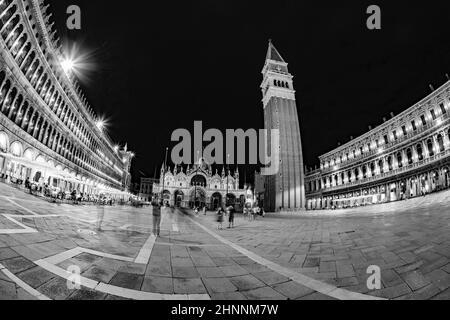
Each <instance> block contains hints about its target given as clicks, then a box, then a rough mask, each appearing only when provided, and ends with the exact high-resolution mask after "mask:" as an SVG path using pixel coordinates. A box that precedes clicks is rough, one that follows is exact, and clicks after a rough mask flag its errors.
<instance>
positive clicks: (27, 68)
mask: <svg viewBox="0 0 450 320" xmlns="http://www.w3.org/2000/svg"><path fill="white" fill-rule="evenodd" d="M47 10H48V6H45V5H44V3H43V1H42V0H1V1H0V111H1V112H0V179H2V180H3V181H6V182H13V183H23V181H24V180H25V179H27V178H28V179H30V181H33V182H36V183H39V184H48V185H49V186H53V187H58V188H60V189H61V190H64V191H72V190H77V191H79V192H83V193H86V194H99V193H108V194H110V195H112V196H116V197H119V196H124V195H125V194H126V191H127V189H128V187H129V183H130V173H129V170H130V164H131V160H132V158H133V154H132V153H131V152H129V151H128V150H126V148H125V149H123V150H119V148H118V147H116V146H114V145H113V144H112V142H111V141H110V139H109V138H108V137H107V135H106V134H105V133H104V132H102V130H101V128H99V126H98V121H99V119H98V118H97V117H96V116H95V114H94V113H93V112H92V110H91V109H90V107H88V104H87V102H86V100H85V99H84V98H83V95H82V93H81V91H80V89H79V87H78V85H77V84H76V81H75V80H74V77H73V75H72V74H70V73H69V72H68V71H67V70H64V69H63V67H62V63H61V61H62V60H61V59H62V57H63V56H64V55H63V52H61V49H60V46H59V40H58V39H57V36H56V32H55V31H54V30H52V25H53V24H51V23H50V21H49V19H50V14H49V13H48V12H47Z"/></svg>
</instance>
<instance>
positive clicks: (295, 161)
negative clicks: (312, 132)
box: [261, 40, 306, 211]
mask: <svg viewBox="0 0 450 320" xmlns="http://www.w3.org/2000/svg"><path fill="white" fill-rule="evenodd" d="M262 74H263V81H262V83H261V90H262V96H263V99H262V102H263V107H264V126H265V128H266V129H267V130H269V131H270V130H271V129H278V130H279V133H280V151H279V152H280V154H279V159H280V165H279V172H278V173H277V174H275V175H272V176H266V184H265V185H266V188H265V197H264V199H267V200H265V201H264V205H265V207H266V208H265V209H266V211H278V210H285V209H297V210H300V209H304V208H305V202H306V199H305V188H304V168H303V151H302V141H301V135H300V124H299V119H298V113H297V104H296V101H295V90H294V82H293V78H294V77H293V76H292V74H290V73H289V70H288V64H287V62H286V61H285V60H284V59H283V57H282V56H281V54H280V53H279V52H278V50H277V49H276V48H275V46H274V44H273V42H272V41H271V40H269V45H268V48H267V54H266V60H265V63H264V67H263V70H262ZM268 136H269V137H270V134H268Z"/></svg>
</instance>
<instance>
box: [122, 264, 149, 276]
mask: <svg viewBox="0 0 450 320" xmlns="http://www.w3.org/2000/svg"><path fill="white" fill-rule="evenodd" d="M146 269H147V266H146V265H144V264H137V263H130V264H126V265H124V266H121V267H119V269H118V271H119V272H126V273H133V274H140V275H144V274H145V270H146Z"/></svg>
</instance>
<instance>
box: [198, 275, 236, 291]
mask: <svg viewBox="0 0 450 320" xmlns="http://www.w3.org/2000/svg"><path fill="white" fill-rule="evenodd" d="M203 283H204V284H205V286H206V288H207V290H208V292H209V293H210V294H213V293H225V292H234V291H237V290H238V289H237V288H236V286H235V285H234V284H233V283H231V281H230V280H228V279H227V278H207V279H203Z"/></svg>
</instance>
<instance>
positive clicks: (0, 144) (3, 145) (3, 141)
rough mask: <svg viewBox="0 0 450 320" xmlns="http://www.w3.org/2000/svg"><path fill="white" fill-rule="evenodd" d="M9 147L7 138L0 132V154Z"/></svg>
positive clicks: (4, 133)
mask: <svg viewBox="0 0 450 320" xmlns="http://www.w3.org/2000/svg"><path fill="white" fill-rule="evenodd" d="M8 146H9V137H8V135H7V134H6V132H4V131H0V152H7V151H8Z"/></svg>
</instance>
